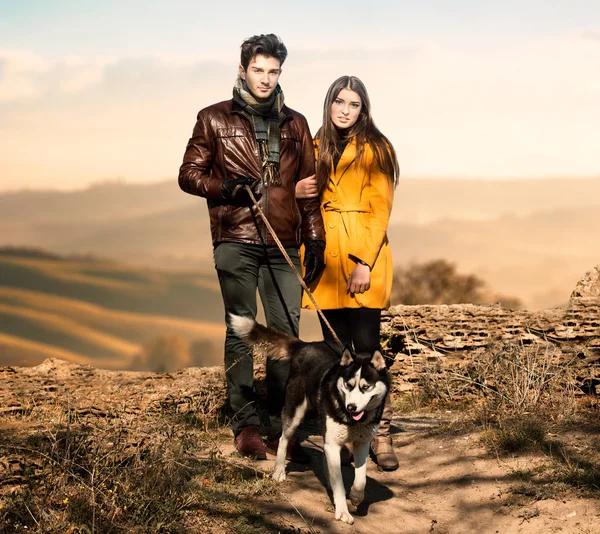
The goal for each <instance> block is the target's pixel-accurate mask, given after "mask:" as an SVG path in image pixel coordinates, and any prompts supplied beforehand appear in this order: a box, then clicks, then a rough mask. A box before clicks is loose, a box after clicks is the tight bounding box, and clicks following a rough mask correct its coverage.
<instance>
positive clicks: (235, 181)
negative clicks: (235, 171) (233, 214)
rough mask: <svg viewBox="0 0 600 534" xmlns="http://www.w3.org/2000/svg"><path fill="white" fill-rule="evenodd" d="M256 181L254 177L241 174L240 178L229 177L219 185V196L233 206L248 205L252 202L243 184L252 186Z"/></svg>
mask: <svg viewBox="0 0 600 534" xmlns="http://www.w3.org/2000/svg"><path fill="white" fill-rule="evenodd" d="M256 182H258V180H256V179H255V178H248V177H247V176H242V177H240V178H229V179H227V180H225V181H224V182H223V185H222V186H221V196H222V197H223V200H224V201H225V202H226V203H227V204H232V205H233V206H249V205H250V204H251V202H252V200H251V199H250V195H249V194H248V190H247V189H246V187H245V186H247V185H248V186H250V188H251V189H252V187H254V185H255V184H256Z"/></svg>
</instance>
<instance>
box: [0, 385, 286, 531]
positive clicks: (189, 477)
mask: <svg viewBox="0 0 600 534" xmlns="http://www.w3.org/2000/svg"><path fill="white" fill-rule="evenodd" d="M219 408H220V406H218V402H217V397H216V396H215V397H213V396H212V395H211V392H210V391H207V394H206V396H205V397H204V398H202V399H199V398H197V399H195V401H194V403H193V405H190V411H189V412H188V414H177V413H174V411H173V410H171V409H170V408H169V407H168V406H165V409H164V411H163V413H161V414H160V415H158V416H157V415H156V414H149V415H148V416H147V417H139V416H135V417H132V416H131V415H130V414H128V413H127V411H126V410H123V411H122V412H120V411H113V412H112V413H110V414H109V415H108V416H105V417H88V416H84V417H80V416H78V415H77V413H78V411H77V406H73V405H71V404H70V400H69V398H66V399H62V400H61V401H58V402H56V403H55V404H54V405H49V406H45V407H43V409H42V407H39V406H36V407H33V406H32V407H31V410H27V411H25V412H23V413H21V414H20V415H18V416H14V417H13V418H12V420H11V421H10V426H11V432H10V433H9V432H6V433H4V432H3V433H2V434H0V435H2V436H3V437H2V438H0V457H4V458H6V459H7V460H6V464H5V465H2V466H0V473H2V471H3V472H4V475H5V476H4V477H2V478H3V483H2V484H1V485H0V532H35V533H59V532H60V533H64V532H70V533H86V534H88V533H89V534H94V533H113V532H114V533H117V532H119V533H121V532H132V533H146V532H147V533H155V532H227V533H229V532H232V533H251V532H252V533H254V532H265V533H268V532H273V533H275V532H288V530H286V529H285V527H283V526H282V525H281V524H277V523H276V522H275V521H274V520H272V519H269V518H268V517H265V516H263V514H261V513H260V511H259V509H258V507H257V506H256V500H257V499H269V498H270V497H272V496H273V495H274V494H275V493H276V488H275V485H274V483H273V482H272V481H271V479H270V478H269V477H268V476H265V475H264V474H263V473H262V472H260V471H257V470H256V469H255V468H253V467H252V464H251V463H246V462H245V461H244V460H243V459H236V458H232V457H229V456H226V455H224V454H223V452H222V445H223V440H227V441H229V440H230V439H231V437H230V432H231V431H230V429H229V428H228V427H227V425H226V423H227V422H226V421H225V420H223V418H222V415H221V412H220V409H219ZM289 532H291V531H289ZM296 532H297V530H296Z"/></svg>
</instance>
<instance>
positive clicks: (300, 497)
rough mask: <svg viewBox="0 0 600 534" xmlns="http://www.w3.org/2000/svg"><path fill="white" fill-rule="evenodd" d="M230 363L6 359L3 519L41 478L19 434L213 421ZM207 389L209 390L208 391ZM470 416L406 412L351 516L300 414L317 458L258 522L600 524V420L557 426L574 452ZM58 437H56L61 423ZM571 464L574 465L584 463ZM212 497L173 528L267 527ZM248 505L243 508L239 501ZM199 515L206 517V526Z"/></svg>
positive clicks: (546, 527)
mask: <svg viewBox="0 0 600 534" xmlns="http://www.w3.org/2000/svg"><path fill="white" fill-rule="evenodd" d="M221 374H222V373H221V371H220V370H216V369H209V370H199V369H189V370H183V371H180V372H177V373H174V374H153V373H133V372H127V373H118V372H108V371H102V370H97V369H93V368H90V367H87V366H77V365H72V364H67V363H66V362H61V361H60V360H48V361H47V362H45V363H44V364H42V365H41V366H38V367H37V368H0V383H1V384H2V387H0V518H1V517H2V506H3V503H7V502H8V501H7V500H6V499H7V496H8V494H9V493H10V492H11V491H14V490H15V489H18V488H22V487H24V484H27V483H33V482H32V481H36V480H39V477H37V476H29V475H28V472H29V471H27V469H29V468H27V469H26V467H27V466H26V465H25V460H23V459H22V458H19V457H18V452H15V451H16V449H15V447H13V446H12V445H11V443H14V442H17V441H19V440H20V439H21V436H22V437H23V440H25V439H26V436H25V434H27V433H29V434H30V436H33V435H37V436H41V435H43V436H44V440H45V441H44V442H48V436H50V435H51V434H52V432H53V429H54V428H57V426H56V425H57V421H58V418H64V417H65V414H69V413H70V414H71V416H70V417H72V418H73V421H78V422H79V423H80V424H81V427H82V428H84V429H85V428H95V427H96V426H98V428H104V427H105V426H106V425H112V424H113V423H111V421H114V422H115V423H114V424H116V423H118V425H122V426H123V429H124V434H123V435H128V436H130V438H131V439H133V440H134V441H135V442H136V443H137V444H136V445H135V446H136V447H138V448H139V447H141V445H140V444H139V443H138V442H141V441H143V440H146V439H148V440H150V439H152V435H151V434H150V433H148V432H146V427H147V426H148V428H150V429H152V428H154V427H152V426H151V425H150V423H152V422H153V421H156V420H158V419H159V418H160V417H162V414H165V413H176V414H180V415H181V416H186V417H187V415H186V413H187V414H188V415H189V414H192V413H195V414H196V415H198V413H199V412H202V413H203V414H206V415H205V417H206V418H209V419H211V420H213V419H214V414H215V411H216V410H217V409H218V406H220V405H221V404H222V399H221V397H220V393H219V392H220V389H219V388H221V389H222V376H221ZM207 388H208V390H209V391H210V392H211V395H209V396H208V397H207V396H206V391H207ZM213 393H214V394H213ZM462 418H463V415H462V414H461V413H460V412H455V411H448V410H445V409H441V410H440V409H437V410H430V411H428V412H424V411H414V412H412V413H409V414H403V415H402V416H397V417H396V418H395V419H394V425H393V438H394V443H395V447H396V450H397V453H398V457H399V460H400V469H398V470H397V471H395V472H388V473H386V472H380V471H378V470H377V467H376V465H375V464H374V463H373V462H372V461H371V460H370V461H369V465H368V472H367V476H368V479H367V487H366V496H365V502H364V503H363V504H361V505H360V506H359V507H358V509H357V510H356V511H352V513H353V515H354V518H355V523H354V525H352V526H350V525H346V524H342V523H340V522H337V521H335V518H334V514H333V507H332V505H331V500H330V497H329V495H328V494H327V491H326V490H325V487H324V476H323V452H322V439H321V437H320V436H318V434H317V433H316V431H315V428H314V426H313V425H312V424H311V422H310V421H309V422H307V423H306V424H303V425H301V427H300V431H299V432H300V437H301V438H302V439H303V445H304V446H305V447H307V448H308V450H309V451H310V453H311V457H312V458H311V463H310V464H309V465H308V466H300V465H298V464H288V472H289V475H288V478H287V480H286V481H285V482H284V483H283V484H281V485H277V488H276V489H275V490H274V491H267V492H264V493H261V494H257V495H256V497H253V496H252V495H251V494H250V493H246V494H245V495H250V498H249V502H250V505H251V507H252V509H254V510H256V511H257V512H260V514H259V515H260V516H261V521H262V523H260V524H261V525H263V526H265V525H266V526H268V528H269V530H268V532H277V531H280V532H285V533H291V532H296V533H301V534H315V533H320V534H326V533H332V534H337V533H350V532H354V533H357V534H358V533H369V534H371V533H379V534H384V533H407V534H408V533H415V534H416V533H444V534H463V533H502V534H506V533H508V534H512V533H522V534H533V533H553V532H563V533H569V534H571V533H573V534H592V533H600V489H599V488H598V487H597V485H596V484H597V480H599V478H598V475H597V474H598V469H599V468H598V465H599V463H598V462H597V461H596V460H597V458H598V456H600V430H599V429H600V425H596V426H595V427H594V425H590V427H589V428H585V429H582V428H580V427H578V426H576V425H575V426H574V425H572V426H571V427H570V428H563V430H558V431H557V432H558V433H557V434H551V435H550V437H551V438H552V439H553V440H554V441H555V442H556V443H560V444H562V445H561V447H563V448H564V447H567V448H569V450H570V454H568V455H564V454H563V455H561V454H557V451H554V450H553V449H552V446H550V447H546V448H542V449H540V448H538V449H535V450H534V451H533V452H529V453H520V454H518V455H512V456H506V455H504V456H499V455H494V454H492V453H490V452H489V449H488V448H487V447H484V446H483V444H482V439H481V437H482V435H481V431H480V430H477V429H476V428H474V427H473V426H472V425H471V426H469V425H464V424H462V423H461V419H462ZM202 422H203V419H202V418H200V419H197V420H196V423H194V424H195V425H198V424H200V425H202V424H203V423H202ZM169 424H170V423H169ZM103 425H104V426H103ZM149 425H150V426H149ZM159 428H161V429H163V430H164V428H166V429H167V431H168V432H169V436H171V433H172V436H173V437H169V436H167V437H164V438H163V440H171V442H172V441H173V440H177V439H179V438H178V436H179V434H178V431H177V429H172V428H170V427H168V426H166V427H159ZM191 428H192V427H190V426H189V425H188V426H185V428H183V430H182V434H181V435H183V436H186V435H187V433H189V434H190V435H189V436H188V438H189V439H196V438H195V437H194V435H192V434H191V432H192V430H190V429H191ZM200 430H201V432H202V436H203V437H201V438H200V439H199V441H198V442H197V443H199V444H200V445H198V446H197V447H198V448H197V449H194V453H193V454H195V455H197V456H198V458H204V459H206V458H209V457H218V458H222V459H223V461H224V462H225V463H227V462H229V463H231V465H237V466H239V465H242V466H248V467H250V468H251V470H253V469H256V471H255V475H252V476H251V477H250V478H263V479H264V478H267V477H268V474H269V473H270V472H271V470H272V468H273V464H274V458H272V457H270V458H269V459H268V460H267V461H264V462H251V461H248V460H246V459H242V458H240V457H239V456H238V454H237V453H236V452H235V450H234V448H233V444H232V439H231V434H230V431H229V430H228V429H227V427H221V428H220V429H217V430H215V431H214V432H213V434H214V435H213V436H212V437H211V436H210V432H209V431H207V430H206V429H200ZM125 431H127V432H125ZM161 431H162V430H161ZM135 432H138V433H140V432H141V433H142V434H141V436H143V439H138V438H137V437H136V434H135ZM155 434H156V432H155ZM207 435H208V436H209V438H208V439H207V437H206V436H207ZM52 437H53V439H55V440H57V441H56V442H57V443H58V438H56V436H55V435H54V434H52ZM188 438H186V439H188ZM128 439H129V438H128ZM39 440H40V438H38V441H39ZM23 442H25V441H23ZM30 442H31V441H29V442H27V443H30ZM40 442H41V441H40ZM31 443H32V442H31ZM36 443H37V442H36ZM557 447H558V445H557ZM30 452H35V451H30ZM580 452H585V453H586V454H588V453H589V454H588V456H587V457H588V458H595V460H594V462H592V464H591V466H588V467H589V469H591V470H592V471H591V472H592V474H593V477H592V483H591V484H590V483H587V485H586V484H583V485H582V484H577V483H575V484H573V483H571V484H570V483H565V482H564V476H560V477H559V476H558V474H557V473H558V471H557V470H556V469H555V466H556V465H557V463H558V462H559V461H560V459H561V458H562V462H563V464H565V463H569V462H570V463H572V464H573V463H575V462H576V458H577V457H578V456H577V454H578V453H580ZM3 455H4V458H3ZM590 455H591V456H590ZM31 458H33V456H31ZM565 458H567V459H566V460H565ZM568 458H571V460H568ZM215 465H216V464H215ZM563 467H564V465H563ZM566 467H568V468H569V469H571V471H572V472H573V473H575V469H574V467H576V466H574V465H567V466H566ZM31 469H33V470H34V471H35V472H36V473H37V472H38V471H40V469H39V466H37V464H36V463H35V461H34V463H33V464H32V466H31ZM34 471H31V473H33V472H34ZM251 472H254V471H251ZM343 474H344V479H345V482H346V487H347V488H349V487H350V485H351V482H352V478H353V469H352V468H351V467H344V468H343ZM203 476H208V475H203ZM208 482H210V481H209V480H208V479H207V483H208ZM243 483H251V480H250V479H245V480H244V482H243ZM86 484H89V483H86ZM199 487H202V486H201V485H200V486H199ZM212 495H213V497H211V498H217V497H216V496H218V495H219V493H218V492H215V493H214V494H212ZM228 495H229V498H231V495H234V498H233V499H234V500H235V492H233V493H232V492H230V493H229V494H228ZM229 502H233V501H224V503H223V504H222V505H221V507H220V508H218V507H217V508H218V509H219V510H223V509H224V508H226V507H228V506H233V504H229ZM206 504H207V502H206V501H201V502H200V504H199V505H197V506H195V507H188V509H186V511H185V514H186V516H185V517H186V518H187V519H186V520H185V523H184V524H182V528H183V530H176V531H175V530H172V531H173V532H192V533H193V532H214V533H219V534H221V533H225V532H226V533H231V532H244V533H246V532H251V531H252V532H267V530H261V529H260V528H259V529H258V530H257V529H254V530H247V529H246V530H243V529H241V530H237V527H235V528H234V527H232V525H234V526H235V524H238V523H239V521H238V523H232V522H231V520H230V519H227V517H226V516H219V513H212V512H211V513H208V514H207V512H206ZM208 504H209V505H210V504H211V503H210V502H208ZM61 506H62V505H61V504H60V503H58V505H57V508H56V510H59V511H60V510H61V509H62V508H65V507H64V506H63V507H62V508H61ZM209 508H210V506H209ZM217 508H214V509H217ZM115 510H116V509H115ZM245 510H246V511H247V509H245ZM4 511H5V512H6V508H5V509H4ZM40 513H42V512H40ZM242 513H245V512H244V511H243V510H242ZM34 515H35V511H34ZM38 519H39V516H38ZM238 519H239V518H237V519H236V521H237V520H238ZM1 523H2V521H1V520H0V532H3V530H2V525H1ZM200 524H201V525H202V528H201V529H200V530H198V528H199V527H198V525H200ZM186 525H187V527H186ZM266 526H265V527H264V528H267V527H266ZM13 531H14V530H13ZM23 531H26V530H23ZM28 531H31V528H30V529H29V530H28ZM170 531H171V530H169V532H170ZM6 532H9V531H6ZM72 532H76V531H72ZM77 532H78V531H77ZM97 532H99V530H97ZM136 532H138V531H137V530H136ZM140 532H141V531H140ZM143 532H147V530H143Z"/></svg>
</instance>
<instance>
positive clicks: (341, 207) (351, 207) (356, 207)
mask: <svg viewBox="0 0 600 534" xmlns="http://www.w3.org/2000/svg"><path fill="white" fill-rule="evenodd" d="M323 209H324V210H325V211H337V212H338V213H348V212H362V213H365V212H368V211H371V206H370V205H369V203H368V202H360V203H358V204H340V203H338V202H331V201H330V200H328V201H327V202H325V203H323Z"/></svg>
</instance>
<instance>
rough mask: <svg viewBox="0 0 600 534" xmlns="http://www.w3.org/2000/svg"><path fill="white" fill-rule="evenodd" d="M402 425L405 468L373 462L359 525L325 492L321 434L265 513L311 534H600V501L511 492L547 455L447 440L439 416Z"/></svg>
mask: <svg viewBox="0 0 600 534" xmlns="http://www.w3.org/2000/svg"><path fill="white" fill-rule="evenodd" d="M394 422H395V429H394V443H395V445H396V449H397V452H398V456H399V459H400V469H399V470H398V471H396V472H392V473H385V472H380V471H378V470H377V467H376V465H375V464H374V463H373V462H372V461H369V466H368V473H367V477H368V478H367V488H366V499H365V500H366V502H364V503H363V504H362V505H360V506H359V508H358V510H356V511H352V509H351V513H352V514H353V515H354V518H355V523H354V525H352V526H350V525H346V524H343V523H340V522H337V521H335V519H334V515H333V506H332V504H331V501H330V499H329V497H328V495H327V493H326V491H325V488H324V477H323V467H322V439H321V437H320V436H316V435H307V436H306V439H305V440H304V442H303V445H304V446H305V447H307V449H308V450H309V451H310V452H311V455H312V461H311V464H310V465H309V466H300V465H298V464H291V465H288V473H289V476H288V478H287V481H286V482H284V483H283V486H282V489H283V494H284V497H285V501H284V502H272V503H268V504H266V506H265V510H264V511H265V513H266V514H269V515H271V517H273V518H275V517H279V518H281V519H282V520H283V522H284V523H285V524H287V525H290V526H293V527H295V528H297V529H299V532H302V533H308V532H311V529H310V528H308V526H307V525H311V527H312V529H313V530H312V532H317V533H321V534H326V533H331V534H337V533H350V532H353V533H356V534H367V533H368V534H372V533H377V534H384V533H406V534H409V533H415V534H417V533H439V534H442V533H443V534H465V533H499V534H513V533H519V534H521V533H522V534H533V533H540V534H542V533H544V534H546V533H553V532H564V533H569V534H592V533H600V502H599V501H598V500H593V499H583V498H576V497H571V498H567V499H565V500H554V499H546V500H538V501H535V500H534V499H528V502H527V503H526V504H525V505H523V504H522V503H521V504H519V503H518V502H515V501H514V495H513V493H514V492H511V491H509V489H510V488H511V487H515V486H518V484H519V477H518V472H519V471H520V470H525V469H529V468H532V467H533V466H535V465H536V463H538V462H539V461H540V460H541V458H540V457H539V456H524V457H517V458H503V459H499V458H494V457H491V456H490V455H489V453H487V452H486V451H485V450H484V449H483V448H482V447H481V446H480V444H479V443H478V436H477V435H474V434H461V435H457V434H454V435H452V436H451V437H440V436H439V435H436V434H435V433H431V432H427V431H429V430H432V429H434V428H436V427H437V426H438V425H439V424H440V420H439V419H436V418H434V417H411V418H397V419H395V421H394ZM400 429H402V430H400ZM301 437H303V436H301ZM234 454H235V453H234ZM273 464H274V461H273V458H269V460H267V461H266V462H260V463H259V464H258V465H259V467H260V468H261V469H264V470H265V471H266V472H270V471H271V469H272V467H273ZM343 474H344V479H345V482H346V487H347V488H349V486H350V485H351V481H352V478H353V468H352V467H344V468H343ZM511 497H512V500H511ZM301 516H302V517H303V518H304V519H302V517H301Z"/></svg>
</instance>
